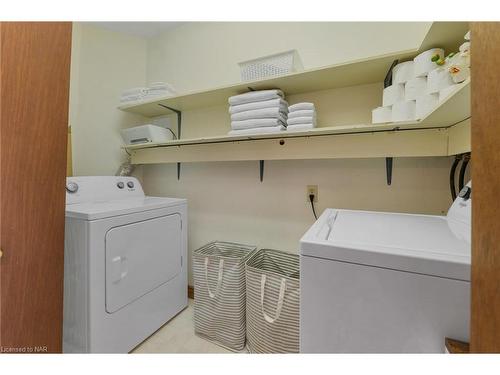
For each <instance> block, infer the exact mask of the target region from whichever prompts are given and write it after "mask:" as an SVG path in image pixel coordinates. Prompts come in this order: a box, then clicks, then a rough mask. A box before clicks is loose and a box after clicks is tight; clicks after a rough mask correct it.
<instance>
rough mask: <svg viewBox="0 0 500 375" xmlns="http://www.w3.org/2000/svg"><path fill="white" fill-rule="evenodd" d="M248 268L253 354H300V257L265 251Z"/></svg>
mask: <svg viewBox="0 0 500 375" xmlns="http://www.w3.org/2000/svg"><path fill="white" fill-rule="evenodd" d="M245 268H246V287H247V307H246V308H247V340H248V349H249V351H250V352H252V353H298V352H299V302H300V284H299V256H298V255H295V254H290V253H286V252H283V251H278V250H269V249H261V250H259V251H257V252H256V253H255V254H254V255H253V256H252V257H251V258H250V259H248V261H247V262H246V266H245Z"/></svg>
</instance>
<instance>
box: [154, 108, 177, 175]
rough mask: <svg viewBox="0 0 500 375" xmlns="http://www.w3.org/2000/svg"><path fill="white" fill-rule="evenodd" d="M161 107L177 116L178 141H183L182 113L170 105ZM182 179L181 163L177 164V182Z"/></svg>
mask: <svg viewBox="0 0 500 375" xmlns="http://www.w3.org/2000/svg"><path fill="white" fill-rule="evenodd" d="M158 105H159V106H160V107H163V108H166V109H168V110H170V111H172V112H174V113H175V114H176V115H177V139H181V130H182V111H179V110H177V109H175V108H172V107H169V106H168V105H165V104H161V103H158ZM180 179H181V163H177V180H180Z"/></svg>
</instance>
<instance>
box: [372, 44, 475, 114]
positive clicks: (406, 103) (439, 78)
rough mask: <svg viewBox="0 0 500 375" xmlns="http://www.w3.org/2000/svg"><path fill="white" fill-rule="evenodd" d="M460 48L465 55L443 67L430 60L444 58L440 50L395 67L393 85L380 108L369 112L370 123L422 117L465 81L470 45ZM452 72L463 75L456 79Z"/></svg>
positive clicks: (460, 55) (424, 53)
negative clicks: (437, 57) (459, 83)
mask: <svg viewBox="0 0 500 375" xmlns="http://www.w3.org/2000/svg"><path fill="white" fill-rule="evenodd" d="M466 38H467V35H466ZM460 48H461V51H462V50H464V51H466V52H460V53H457V54H455V55H453V56H452V57H450V58H447V59H446V61H445V63H444V64H443V65H442V66H439V65H437V64H436V63H435V62H434V61H433V59H432V58H433V57H434V56H436V55H438V56H439V59H442V60H444V59H445V58H444V50H443V49H442V48H433V49H430V50H428V51H425V52H422V53H421V54H419V55H418V56H417V57H415V58H414V59H413V61H406V62H403V63H400V64H398V65H396V66H395V67H394V68H393V70H392V85H391V86H388V87H386V88H385V89H384V93H383V97H382V107H378V108H375V109H374V110H373V111H372V123H374V124H380V123H385V122H400V121H415V120H417V119H423V118H425V117H426V116H427V115H428V114H429V113H430V112H432V111H433V110H434V109H435V108H436V107H437V106H438V104H439V103H440V102H441V101H443V100H444V99H446V98H447V97H448V96H449V95H450V94H451V93H452V92H453V91H454V90H456V88H457V85H456V83H457V82H462V81H464V80H465V79H466V78H467V77H468V74H470V73H469V72H468V69H469V68H468V66H469V65H470V60H469V57H468V50H469V48H470V43H468V42H466V43H464V44H463V45H462V46H461V47H460ZM457 65H458V68H457V67H456V66H457ZM453 69H455V70H458V71H459V72H458V73H461V74H462V76H460V77H458V79H457V78H456V77H455V76H453V72H452V70H453ZM458 73H457V76H458ZM464 77H465V78H464Z"/></svg>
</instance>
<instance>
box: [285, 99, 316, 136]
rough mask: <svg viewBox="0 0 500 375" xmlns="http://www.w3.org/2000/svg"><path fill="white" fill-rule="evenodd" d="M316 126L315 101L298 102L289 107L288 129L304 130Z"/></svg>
mask: <svg viewBox="0 0 500 375" xmlns="http://www.w3.org/2000/svg"><path fill="white" fill-rule="evenodd" d="M315 127H316V109H315V108H314V103H307V102H303V103H297V104H293V105H291V106H289V107H288V120H287V130H289V131H304V130H310V129H312V128H315Z"/></svg>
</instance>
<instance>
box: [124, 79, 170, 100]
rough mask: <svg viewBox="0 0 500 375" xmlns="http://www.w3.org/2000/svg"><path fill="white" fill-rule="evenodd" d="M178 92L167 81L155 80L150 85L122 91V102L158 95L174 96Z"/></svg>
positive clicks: (151, 97)
mask: <svg viewBox="0 0 500 375" xmlns="http://www.w3.org/2000/svg"><path fill="white" fill-rule="evenodd" d="M176 94H177V92H176V91H175V89H174V87H173V86H172V85H171V84H169V83H165V82H154V83H152V84H151V85H150V86H149V87H135V88H133V89H127V90H125V91H123V92H122V95H121V98H120V102H121V103H129V102H136V101H141V100H149V99H154V98H157V97H166V96H174V95H176Z"/></svg>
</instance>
